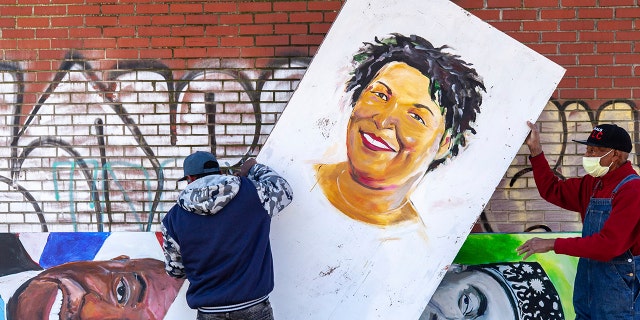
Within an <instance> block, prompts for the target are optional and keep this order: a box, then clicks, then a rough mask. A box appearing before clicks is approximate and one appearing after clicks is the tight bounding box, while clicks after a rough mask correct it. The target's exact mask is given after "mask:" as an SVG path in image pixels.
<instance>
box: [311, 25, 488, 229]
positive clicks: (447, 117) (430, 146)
mask: <svg viewBox="0 0 640 320" xmlns="http://www.w3.org/2000/svg"><path fill="white" fill-rule="evenodd" d="M445 49H447V47H446V46H443V47H434V46H433V45H432V44H431V43H430V42H429V41H427V40H425V39H423V38H421V37H419V36H416V35H411V36H408V37H407V36H403V35H400V34H392V35H391V36H389V37H386V38H383V39H378V38H376V39H375V41H374V43H365V44H364V46H363V47H362V48H361V49H360V51H359V52H357V53H356V54H355V55H354V57H353V64H354V69H353V71H352V76H351V78H350V79H349V80H348V81H347V84H346V90H345V91H346V92H347V93H350V94H351V100H350V104H351V107H352V110H351V115H350V118H349V121H348V125H347V135H346V136H347V139H346V152H347V160H346V161H344V162H339V163H334V164H318V165H316V179H317V182H318V185H319V186H320V187H321V188H322V191H323V192H324V194H325V196H326V197H327V199H328V200H329V201H330V202H331V204H332V205H333V206H334V207H336V208H337V209H338V210H340V211H341V212H342V213H344V214H345V215H347V216H349V217H350V218H352V219H355V220H359V221H362V222H366V223H369V224H373V225H378V226H387V225H394V224H398V223H401V222H405V221H419V220H420V218H419V215H418V212H417V210H416V208H415V207H414V206H413V204H412V203H411V200H410V195H411V193H412V191H413V190H414V189H415V188H416V186H417V185H418V184H419V182H420V181H421V180H422V179H423V177H424V176H425V175H426V173H427V172H429V171H431V170H433V169H435V168H436V167H437V166H438V165H440V164H442V163H443V162H445V161H446V160H447V159H448V158H451V157H454V156H456V155H457V154H458V152H459V151H460V150H461V148H464V147H465V146H466V144H467V137H468V136H469V135H470V134H475V133H476V132H475V130H474V129H473V127H472V126H473V123H474V121H475V119H476V114H477V113H478V112H480V105H481V104H482V95H481V92H483V91H486V90H485V87H484V84H483V81H482V79H481V77H480V76H479V75H478V74H477V73H476V71H475V69H473V68H471V67H470V64H469V63H467V62H465V61H463V60H461V59H460V57H459V56H457V55H453V54H451V53H447V52H445V51H444V50H445Z"/></svg>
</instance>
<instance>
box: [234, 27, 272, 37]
mask: <svg viewBox="0 0 640 320" xmlns="http://www.w3.org/2000/svg"><path fill="white" fill-rule="evenodd" d="M238 34H239V35H251V34H255V35H261V34H264V35H267V34H273V25H272V24H252V25H241V26H240V28H239V29H238Z"/></svg>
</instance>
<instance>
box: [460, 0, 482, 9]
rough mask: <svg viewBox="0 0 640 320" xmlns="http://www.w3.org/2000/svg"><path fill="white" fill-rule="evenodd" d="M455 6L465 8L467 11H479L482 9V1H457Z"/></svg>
mask: <svg viewBox="0 0 640 320" xmlns="http://www.w3.org/2000/svg"><path fill="white" fill-rule="evenodd" d="M455 4H457V5H458V6H460V7H462V8H465V9H467V10H469V9H481V8H483V7H484V1H483V0H457V1H455Z"/></svg>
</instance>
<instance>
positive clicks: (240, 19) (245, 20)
mask: <svg viewBox="0 0 640 320" xmlns="http://www.w3.org/2000/svg"><path fill="white" fill-rule="evenodd" d="M249 23H253V15H250V14H222V15H220V24H249Z"/></svg>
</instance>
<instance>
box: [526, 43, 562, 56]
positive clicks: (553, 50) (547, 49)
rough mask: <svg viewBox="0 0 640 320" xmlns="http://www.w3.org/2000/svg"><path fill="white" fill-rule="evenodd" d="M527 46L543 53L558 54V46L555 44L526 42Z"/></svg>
mask: <svg viewBox="0 0 640 320" xmlns="http://www.w3.org/2000/svg"><path fill="white" fill-rule="evenodd" d="M526 45H527V47H529V48H531V49H532V50H533V51H535V52H537V53H540V54H542V55H547V54H557V53H558V48H557V45H555V44H547V43H545V44H536V43H526Z"/></svg>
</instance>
